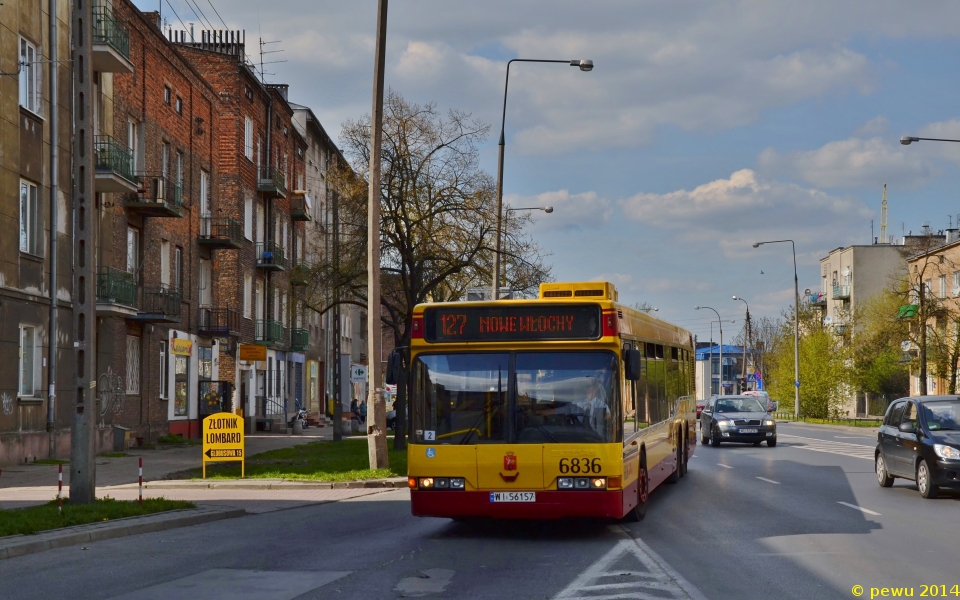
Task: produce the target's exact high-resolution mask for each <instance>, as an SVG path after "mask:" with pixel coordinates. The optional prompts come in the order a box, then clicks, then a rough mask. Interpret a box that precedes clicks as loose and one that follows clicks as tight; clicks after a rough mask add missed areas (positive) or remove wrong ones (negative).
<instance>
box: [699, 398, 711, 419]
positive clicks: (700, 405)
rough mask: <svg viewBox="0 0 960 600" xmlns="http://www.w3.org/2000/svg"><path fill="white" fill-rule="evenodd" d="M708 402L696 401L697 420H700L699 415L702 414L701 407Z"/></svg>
mask: <svg viewBox="0 0 960 600" xmlns="http://www.w3.org/2000/svg"><path fill="white" fill-rule="evenodd" d="M707 402H709V400H697V419H699V418H700V413H702V412H703V407H704V406H706V405H707Z"/></svg>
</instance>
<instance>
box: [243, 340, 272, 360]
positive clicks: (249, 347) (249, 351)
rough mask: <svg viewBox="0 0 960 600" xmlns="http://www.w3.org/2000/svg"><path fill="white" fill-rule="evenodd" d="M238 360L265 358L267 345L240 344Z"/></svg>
mask: <svg viewBox="0 0 960 600" xmlns="http://www.w3.org/2000/svg"><path fill="white" fill-rule="evenodd" d="M238 358H239V359H240V360H251V361H253V360H267V347H266V346H261V345H259V344H240V351H239V356H238Z"/></svg>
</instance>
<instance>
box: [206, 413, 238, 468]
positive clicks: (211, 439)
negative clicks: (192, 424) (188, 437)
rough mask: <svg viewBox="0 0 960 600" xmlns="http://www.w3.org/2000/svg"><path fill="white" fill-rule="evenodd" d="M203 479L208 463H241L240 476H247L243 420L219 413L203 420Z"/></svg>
mask: <svg viewBox="0 0 960 600" xmlns="http://www.w3.org/2000/svg"><path fill="white" fill-rule="evenodd" d="M202 459H203V477H204V479H206V477H207V463H208V462H226V461H240V476H241V477H244V476H245V475H246V461H245V460H244V453H243V418H242V417H240V416H239V415H235V414H233V413H228V412H219V413H215V414H212V415H210V416H209V417H207V418H205V419H204V420H203V457H202Z"/></svg>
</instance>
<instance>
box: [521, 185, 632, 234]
mask: <svg viewBox="0 0 960 600" xmlns="http://www.w3.org/2000/svg"><path fill="white" fill-rule="evenodd" d="M504 204H506V205H508V206H512V207H531V206H543V207H546V206H552V207H553V212H552V213H550V214H549V215H547V214H543V213H542V212H540V211H534V212H533V213H532V215H531V216H533V217H534V219H535V225H534V227H533V228H534V229H539V230H554V229H562V230H581V229H593V228H597V227H601V226H603V225H604V224H606V223H607V222H608V221H609V220H610V216H611V215H612V214H613V203H612V202H610V200H608V199H607V198H602V197H600V196H598V195H597V193H596V192H584V193H582V194H571V193H570V192H569V191H568V190H557V191H555V192H544V193H542V194H537V195H535V196H520V195H509V196H506V197H505V198H504Z"/></svg>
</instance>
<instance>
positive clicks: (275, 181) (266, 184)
mask: <svg viewBox="0 0 960 600" xmlns="http://www.w3.org/2000/svg"><path fill="white" fill-rule="evenodd" d="M257 191H258V192H263V193H264V194H266V195H267V196H269V197H271V198H286V197H287V180H286V178H285V177H284V176H283V171H281V170H280V169H277V168H276V167H260V168H259V169H258V170H257Z"/></svg>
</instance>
